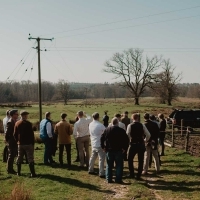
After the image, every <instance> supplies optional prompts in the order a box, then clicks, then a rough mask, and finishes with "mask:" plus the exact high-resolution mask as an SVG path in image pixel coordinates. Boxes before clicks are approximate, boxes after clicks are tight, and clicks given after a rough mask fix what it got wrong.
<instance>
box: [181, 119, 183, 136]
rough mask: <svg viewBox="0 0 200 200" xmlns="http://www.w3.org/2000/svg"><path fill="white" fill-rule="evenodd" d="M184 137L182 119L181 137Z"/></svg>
mask: <svg viewBox="0 0 200 200" xmlns="http://www.w3.org/2000/svg"><path fill="white" fill-rule="evenodd" d="M182 136H183V119H181V137H182Z"/></svg>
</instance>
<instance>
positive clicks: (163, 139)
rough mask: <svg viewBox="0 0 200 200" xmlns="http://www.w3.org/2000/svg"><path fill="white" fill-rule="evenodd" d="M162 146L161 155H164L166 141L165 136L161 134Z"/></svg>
mask: <svg viewBox="0 0 200 200" xmlns="http://www.w3.org/2000/svg"><path fill="white" fill-rule="evenodd" d="M159 139H160V145H161V148H162V150H161V154H164V150H165V145H164V141H165V134H160V137H159Z"/></svg>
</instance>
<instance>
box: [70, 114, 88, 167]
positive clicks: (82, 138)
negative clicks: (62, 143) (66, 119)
mask: <svg viewBox="0 0 200 200" xmlns="http://www.w3.org/2000/svg"><path fill="white" fill-rule="evenodd" d="M77 115H78V118H79V120H78V121H77V122H76V123H75V124H74V131H73V135H74V138H75V140H76V142H77V145H78V152H79V159H80V167H81V168H83V167H84V153H85V164H86V167H87V168H88V167H89V142H90V137H89V135H90V133H89V124H90V122H91V119H89V118H84V114H83V111H79V112H78V113H77ZM84 151H85V152H84Z"/></svg>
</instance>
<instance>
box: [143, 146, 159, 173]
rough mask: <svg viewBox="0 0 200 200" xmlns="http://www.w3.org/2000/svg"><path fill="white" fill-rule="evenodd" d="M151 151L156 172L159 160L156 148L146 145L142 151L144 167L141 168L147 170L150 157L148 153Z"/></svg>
mask: <svg viewBox="0 0 200 200" xmlns="http://www.w3.org/2000/svg"><path fill="white" fill-rule="evenodd" d="M151 152H152V156H153V160H154V163H155V169H156V171H157V172H159V171H160V162H159V157H158V150H157V149H156V150H152V148H151V146H146V151H145V153H144V167H143V170H144V171H145V172H147V171H148V168H149V159H150V153H151Z"/></svg>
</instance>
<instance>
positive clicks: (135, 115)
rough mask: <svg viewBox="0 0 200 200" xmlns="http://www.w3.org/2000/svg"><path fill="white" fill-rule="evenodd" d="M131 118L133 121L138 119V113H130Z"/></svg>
mask: <svg viewBox="0 0 200 200" xmlns="http://www.w3.org/2000/svg"><path fill="white" fill-rule="evenodd" d="M132 119H133V120H134V121H139V119H140V115H139V114H138V113H134V114H132Z"/></svg>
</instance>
